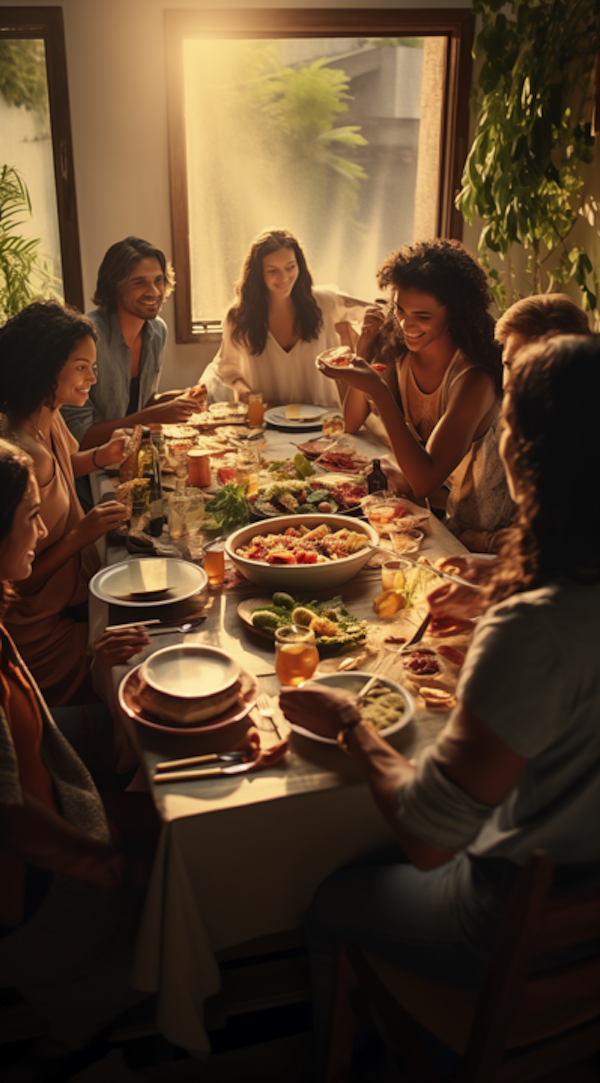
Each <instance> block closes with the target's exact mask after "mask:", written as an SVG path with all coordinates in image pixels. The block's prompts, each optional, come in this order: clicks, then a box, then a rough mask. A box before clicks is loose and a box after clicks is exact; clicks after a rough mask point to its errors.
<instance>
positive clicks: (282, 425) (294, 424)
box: [265, 403, 333, 432]
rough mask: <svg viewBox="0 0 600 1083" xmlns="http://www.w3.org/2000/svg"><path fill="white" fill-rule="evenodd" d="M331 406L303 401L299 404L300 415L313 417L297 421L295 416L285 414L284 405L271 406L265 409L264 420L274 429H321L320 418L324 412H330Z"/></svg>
mask: <svg viewBox="0 0 600 1083" xmlns="http://www.w3.org/2000/svg"><path fill="white" fill-rule="evenodd" d="M332 410H333V406H332V407H331V408H330V409H327V408H326V407H325V406H311V405H310V404H309V403H303V404H302V405H301V406H300V417H301V418H302V417H306V418H314V419H315V420H312V421H299V420H298V419H297V418H292V417H286V416H285V406H272V407H271V408H270V410H265V421H266V422H267V424H268V425H272V426H273V428H274V429H284V430H288V431H290V432H314V431H315V430H316V429H321V428H322V425H321V420H322V418H323V417H324V416H325V414H330V413H331V412H332Z"/></svg>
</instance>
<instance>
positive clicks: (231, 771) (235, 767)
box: [152, 760, 256, 784]
mask: <svg viewBox="0 0 600 1083" xmlns="http://www.w3.org/2000/svg"><path fill="white" fill-rule="evenodd" d="M255 766H256V761H255V760H250V762H249V763H232V764H231V766H230V767H208V768H206V770H204V771H202V770H199V771H198V770H197V771H160V772H159V773H158V774H157V775H154V777H153V779H152V781H153V782H154V783H155V784H156V783H157V782H191V781H192V780H194V779H196V780H198V779H201V778H217V777H218V776H219V775H238V774H243V772H244V771H251V770H252V768H253V767H255Z"/></svg>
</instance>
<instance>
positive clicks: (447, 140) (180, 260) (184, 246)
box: [165, 8, 475, 344]
mask: <svg viewBox="0 0 600 1083" xmlns="http://www.w3.org/2000/svg"><path fill="white" fill-rule="evenodd" d="M474 28H475V18H474V16H473V14H472V13H471V11H470V9H469V8H427V9H424V10H422V11H419V10H409V9H362V8H296V9H283V8H278V9H274V8H273V9H271V8H261V9H247V10H245V9H233V8H224V9H205V10H201V9H196V8H189V9H187V8H186V9H167V10H166V11H165V47H166V67H167V72H166V74H167V115H168V126H169V168H170V182H171V223H172V233H173V261H174V264H175V269H176V272H177V289H176V291H175V333H176V341H177V343H181V344H186V343H188V344H189V343H207V344H209V343H217V342H219V341H220V338H221V325H220V322H219V321H197V322H196V323H195V324H194V322H193V320H192V294H191V265H190V236H189V213H188V209H189V204H188V188H187V156H186V144H185V113H184V81H183V39H184V37H187V38H189V37H198V38H200V37H206V38H223V39H227V38H229V39H236V38H241V37H244V38H257V39H259V40H260V39H267V38H310V37H318V38H327V37H330V38H333V37H336V38H339V37H369V38H372V37H420V38H422V37H446V38H447V39H448V49H447V55H446V73H445V93H444V116H443V119H442V138H441V146H440V177H439V197H438V228H437V235H438V236H439V237H449V238H456V239H457V240H461V239H462V231H463V219H462V215H461V214H460V211H458V210H457V209H456V207H455V206H454V197H455V195H456V193H457V192H458V190H459V189H460V181H461V177H462V172H463V168H464V164H465V161H466V157H467V148H468V137H469V94H470V90H471V70H472V58H471V48H472V45H473V37H474Z"/></svg>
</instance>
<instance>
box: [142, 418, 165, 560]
mask: <svg viewBox="0 0 600 1083" xmlns="http://www.w3.org/2000/svg"><path fill="white" fill-rule="evenodd" d="M138 477H139V478H148V481H149V489H150V534H151V535H152V537H153V538H159V537H160V535H161V534H162V528H163V525H164V521H165V515H164V504H163V493H162V478H161V473H160V460H159V454H158V449H157V448H156V447H155V445H154V444H153V442H152V438H151V433H150V429H148V428H146V427H144V428H143V429H142V443H141V446H140V450H139V452H138Z"/></svg>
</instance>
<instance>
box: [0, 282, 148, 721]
mask: <svg viewBox="0 0 600 1083" xmlns="http://www.w3.org/2000/svg"><path fill="white" fill-rule="evenodd" d="M95 361H96V329H95V327H94V325H93V323H92V322H91V321H90V320H88V319H87V318H86V317H85V316H81V315H80V314H79V313H78V312H75V311H73V310H72V309H68V308H66V307H63V306H62V305H59V304H57V303H56V302H54V301H45V302H35V303H34V304H31V305H28V306H27V308H24V309H23V310H22V311H21V312H19V313H18V315H17V316H14V317H13V318H12V319H11V320H9V321H8V322H7V323H6V324H5V325H4V327H2V328H0V410H1V411H2V412H3V413H4V414H5V417H4V420H3V423H2V435H4V436H5V437H7V438H8V439H10V440H13V441H15V442H16V443H18V444H19V445H20V446H21V447H22V448H23V449H24V450H25V451H27V452H28V453H29V454H30V455H31V458H32V459H33V463H34V467H35V474H36V478H37V482H38V485H39V488H40V500H41V515H42V517H43V520H44V522H45V524H46V527H47V534H46V535H45V536H44V537H43V538H40V541H39V543H38V546H37V549H36V558H35V561H34V565H33V572H32V574H31V576H30V577H29V578H28V579H27V582H26V583H25V584H24V585H23V589H22V591H21V595H20V597H19V599H18V600H17V601H16V602H15V604H14V605H13V607H12V609H11V612H10V618H9V621H8V627H9V629H10V633H11V635H12V637H13V639H14V640H15V642H16V644H17V646H18V647H19V650H20V651H21V653H22V654H23V657H24V658H25V660H26V662H27V664H28V666H29V667H30V669H31V670H32V672H33V674H34V676H35V678H36V680H37V682H38V684H39V686H40V688H42V689H43V691H44V694H45V696H46V699H47V701H48V703H50V704H51V705H53V706H58V705H60V704H65V703H68V702H70V701H74V700H73V697H74V696H75V695H76V693H77V691H78V689H80V688H81V685H82V683H83V682H84V681H85V679H86V677H87V674H88V672H89V667H90V662H91V659H90V657H89V656H88V653H87V637H88V625H87V619H83V620H82V619H79V620H77V619H75V618H76V617H78V616H81V614H80V613H79V612H76V611H75V612H74V610H75V607H78V606H81V605H82V603H86V602H87V596H88V590H87V584H88V582H89V580H90V578H91V576H92V575H93V574H94V572H96V571H97V570H98V568H99V566H100V562H99V558H98V553H97V550H96V547H95V545H94V542H95V541H96V540H97V539H98V538H100V537H102V535H103V534H106V533H107V531H109V530H112V529H113V527H115V526H117V524H118V523H120V522H121V521H122V520H123V519H124V518H125V517H126V514H127V513H126V510H125V508H124V507H123V505H122V504H118V503H117V502H116V501H114V500H111V501H108V502H107V503H105V504H101V505H99V506H98V507H97V508H93V509H92V511H90V512H89V513H88V514H87V515H85V516H84V514H83V511H82V509H81V505H80V503H79V501H78V499H77V494H76V492H75V478H76V477H80V476H82V475H83V474H89V473H91V472H92V471H93V470H97V469H98V468H100V467H102V466H107V465H108V464H109V463H114V462H116V463H118V462H121V460H122V458H123V454H124V447H125V440H126V435H125V432H124V431H123V430H121V431H119V430H116V431H115V432H114V433H113V435H112V437H111V439H110V440H109V441H108V442H107V443H105V444H102V445H101V446H100V447H96V448H90V449H89V450H88V451H79V447H78V444H77V441H76V440H75V439H74V437H73V436H72V435H71V433H70V432H69V430H68V429H67V426H66V424H65V422H64V420H63V418H62V416H61V413H60V407H61V406H63V405H65V404H68V405H71V406H82V405H83V404H85V402H86V401H87V398H88V393H89V389H90V387H91V386H92V385H93V384H94V383H95V382H96V376H95ZM69 610H70V611H71V612H68V611H69Z"/></svg>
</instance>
